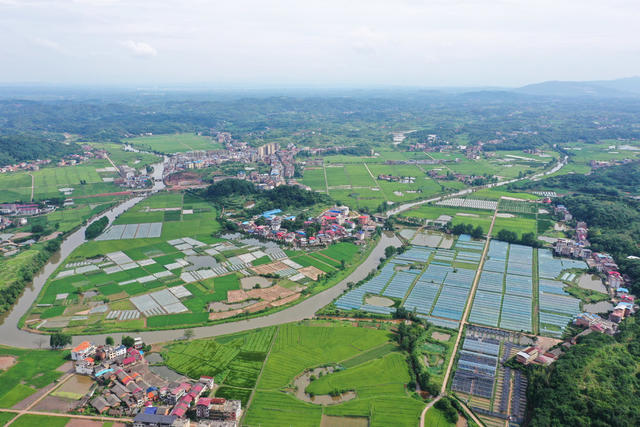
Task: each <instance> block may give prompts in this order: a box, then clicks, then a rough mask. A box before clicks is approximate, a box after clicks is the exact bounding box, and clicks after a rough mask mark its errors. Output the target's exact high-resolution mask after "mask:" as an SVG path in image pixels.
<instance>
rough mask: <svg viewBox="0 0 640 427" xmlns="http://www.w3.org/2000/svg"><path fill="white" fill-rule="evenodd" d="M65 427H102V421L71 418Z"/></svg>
mask: <svg viewBox="0 0 640 427" xmlns="http://www.w3.org/2000/svg"><path fill="white" fill-rule="evenodd" d="M65 427H102V421H91V420H80V419H78V418H71V419H70V420H69V422H68V423H67V424H65Z"/></svg>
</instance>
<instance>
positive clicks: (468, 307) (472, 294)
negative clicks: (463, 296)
mask: <svg viewBox="0 0 640 427" xmlns="http://www.w3.org/2000/svg"><path fill="white" fill-rule="evenodd" d="M497 214H498V209H496V210H495V211H494V212H493V217H492V218H491V225H490V226H489V231H488V232H487V239H486V241H485V243H484V249H483V250H482V257H481V258H480V264H478V269H477V270H476V276H475V277H474V279H473V285H472V286H471V292H470V293H469V298H468V299H467V304H466V305H465V308H464V313H463V315H462V319H461V321H460V326H459V327H458V336H457V337H456V343H455V345H454V346H453V352H452V353H451V358H450V359H449V364H448V365H447V370H446V372H445V375H444V379H443V380H442V387H441V388H440V394H439V395H438V397H437V398H436V399H434V400H433V401H432V402H430V404H428V405H427V406H426V407H425V408H424V409H423V410H422V414H421V415H420V427H425V425H424V419H425V416H426V413H427V411H428V410H429V408H431V407H432V406H433V403H435V402H437V401H438V400H440V397H441V396H444V395H445V394H446V392H447V384H448V383H449V377H450V376H451V370H452V368H453V363H454V361H455V356H456V353H458V347H459V346H460V340H461V339H462V333H463V332H464V327H465V325H466V324H467V319H468V318H469V312H470V311H471V306H472V305H473V298H474V297H475V294H476V289H477V287H478V282H479V281H480V275H481V273H482V267H483V265H484V261H485V258H486V256H487V251H488V250H489V242H490V241H491V232H492V231H493V225H494V224H495V222H496V217H497ZM462 406H463V408H464V409H465V412H467V413H468V414H469V415H470V416H471V417H472V418H473V420H474V421H475V422H476V423H477V424H478V425H483V424H482V423H481V422H480V420H479V419H478V417H476V415H475V414H474V413H473V412H472V411H471V410H469V409H468V408H467V407H466V405H462Z"/></svg>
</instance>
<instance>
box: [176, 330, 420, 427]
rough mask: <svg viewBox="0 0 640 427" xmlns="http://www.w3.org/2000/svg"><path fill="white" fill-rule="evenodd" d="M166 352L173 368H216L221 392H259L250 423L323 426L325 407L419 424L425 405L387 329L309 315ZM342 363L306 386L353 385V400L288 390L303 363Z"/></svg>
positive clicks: (211, 371)
mask: <svg viewBox="0 0 640 427" xmlns="http://www.w3.org/2000/svg"><path fill="white" fill-rule="evenodd" d="M163 357H164V360H165V363H166V364H167V365H168V366H169V367H170V368H171V369H174V370H176V371H177V372H180V373H182V374H185V375H187V376H190V377H192V378H198V377H199V376H201V375H211V376H215V378H216V383H218V384H221V387H220V389H218V390H217V391H216V393H215V395H216V396H222V397H227V398H233V399H240V400H242V402H243V406H244V405H246V404H247V403H248V401H249V398H250V395H251V393H252V392H254V396H253V400H252V401H251V403H250V406H249V407H248V409H247V412H246V417H245V419H244V420H243V425H247V426H257V425H261V426H281V425H290V424H291V425H296V426H299V425H308V426H319V425H320V420H321V418H322V415H323V414H325V415H334V416H361V417H367V418H369V420H370V425H372V426H388V425H399V426H405V425H406V426H413V425H415V424H416V423H417V421H418V418H419V415H420V411H421V409H422V407H423V406H424V404H423V403H422V402H421V401H419V400H415V399H413V398H411V397H409V396H408V394H407V392H406V391H405V386H406V383H407V382H408V381H409V380H410V377H409V372H408V366H407V363H406V355H405V354H404V353H402V352H400V351H398V349H397V346H396V345H395V344H393V343H392V341H391V334H390V332H389V331H387V330H385V329H373V328H359V327H354V326H352V325H351V324H350V323H342V322H325V321H305V322H301V323H295V324H293V323H292V324H285V325H281V326H277V327H270V328H264V329H259V330H253V331H249V332H243V333H239V334H233V335H227V336H222V337H218V338H216V339H205V340H195V341H189V342H177V343H173V344H171V345H169V346H168V347H166V348H165V350H164V351H163ZM338 363H339V364H341V365H342V366H343V367H344V368H345V369H344V370H342V371H339V372H336V373H334V374H329V375H326V376H323V377H321V378H319V379H317V380H316V381H314V382H312V383H311V385H310V386H309V388H308V390H309V391H310V392H314V393H316V394H317V395H318V394H325V393H330V392H332V391H334V390H337V389H340V390H355V391H356V393H357V398H356V399H355V400H352V401H349V402H346V403H342V404H339V405H335V406H324V407H323V406H321V405H316V404H312V403H307V402H304V401H301V400H298V399H297V398H296V397H294V396H293V395H292V394H290V393H287V392H286V390H287V389H288V387H289V386H290V384H291V383H292V381H293V379H294V378H295V377H296V376H297V375H298V374H300V373H302V372H303V371H304V370H305V369H308V368H313V367H316V366H321V365H323V364H338ZM261 371H262V374H261V376H260V372H261Z"/></svg>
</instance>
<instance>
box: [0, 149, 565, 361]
mask: <svg viewBox="0 0 640 427" xmlns="http://www.w3.org/2000/svg"><path fill="white" fill-rule="evenodd" d="M566 162H567V159H566V157H565V158H564V159H563V160H561V161H559V162H558V163H557V165H556V166H554V167H553V168H552V169H551V170H549V171H546V172H541V173H539V174H536V175H533V176H532V177H527V178H523V179H532V178H533V179H536V178H538V179H539V177H541V176H543V175H548V174H551V173H554V172H556V171H558V170H559V169H560V168H562V167H563V166H564V165H566ZM153 166H154V172H153V178H154V180H155V182H154V186H153V189H152V191H151V192H149V193H148V194H151V193H154V192H157V191H159V190H162V189H164V187H165V185H164V183H163V182H162V177H163V173H164V164H163V163H157V164H155V165H153ZM515 181H518V180H517V179H514V180H510V181H504V182H501V183H499V184H490V185H489V187H493V186H498V185H504V184H508V183H510V182H515ZM476 190H477V189H467V190H463V191H460V192H458V193H455V194H450V195H448V197H451V196H454V197H455V196H458V195H463V194H468V193H471V192H473V191H476ZM148 194H147V195H148ZM145 197H146V195H143V196H139V197H134V198H132V199H129V200H127V201H125V202H123V203H121V204H120V205H118V206H116V207H114V208H112V209H111V210H109V211H107V212H106V213H105V214H104V215H106V216H107V218H109V223H111V222H113V220H114V219H115V218H116V217H118V216H119V215H121V214H122V213H124V212H126V211H127V210H128V209H130V208H131V207H133V206H135V205H136V204H137V203H139V202H140V201H141V200H143V199H144V198H145ZM440 199H442V197H436V198H433V199H429V200H421V201H419V202H414V203H407V204H404V205H401V206H399V207H397V208H394V209H392V210H390V211H388V212H387V215H392V214H396V213H399V212H402V211H405V210H407V209H410V208H412V207H414V206H417V205H420V204H424V203H428V202H431V201H437V200H440ZM101 216H102V215H101ZM85 229H86V226H83V227H81V228H80V229H78V230H76V231H75V232H74V233H72V234H71V235H69V236H68V237H67V238H66V239H65V240H64V242H63V243H62V245H61V247H60V251H59V252H58V253H56V254H55V255H54V256H53V257H52V258H51V259H50V260H49V262H48V263H47V264H46V265H45V266H44V267H43V268H42V269H41V270H40V272H39V273H38V274H37V275H36V276H35V277H34V279H33V283H32V284H31V285H29V286H27V287H26V288H25V291H24V293H23V294H22V295H21V296H20V298H19V299H18V301H17V302H16V303H15V304H14V305H13V308H12V309H11V310H10V311H9V312H8V313H5V314H4V316H3V317H2V318H0V344H3V345H7V346H12V347H21V348H46V347H47V346H48V343H49V337H48V335H42V334H36V333H33V332H29V331H26V330H22V329H19V328H18V323H19V321H20V318H21V317H22V316H23V315H24V314H25V313H26V312H27V310H29V308H30V307H31V305H32V304H33V303H34V302H35V301H36V298H37V297H38V294H39V293H40V291H41V290H42V287H43V286H44V284H45V283H46V281H47V279H48V278H49V276H51V274H53V272H54V271H55V270H56V269H57V268H58V267H59V266H60V265H61V264H62V263H63V262H64V260H65V259H66V258H67V257H68V256H69V255H70V254H71V252H73V251H74V250H75V249H76V248H77V247H78V246H80V245H81V244H83V243H84V242H85V241H86V240H85V238H84V231H85ZM390 245H392V246H396V247H399V246H400V245H401V242H400V240H399V239H398V238H397V237H396V236H395V235H391V236H388V235H386V234H383V235H382V237H381V239H380V241H379V242H378V244H377V245H376V247H375V248H374V249H373V250H372V251H371V253H370V255H369V256H368V258H367V259H366V260H365V261H364V262H363V263H362V264H360V265H359V266H358V267H357V268H356V269H355V270H354V271H353V272H352V273H351V274H350V275H349V276H347V277H346V278H345V279H344V280H342V281H341V282H340V283H338V284H337V285H335V286H333V287H331V288H329V289H327V290H325V291H323V292H320V293H318V294H317V295H314V296H312V297H310V298H307V299H306V300H304V301H302V302H301V303H299V304H296V305H294V306H292V307H289V308H287V309H284V310H282V311H279V312H276V313H273V314H269V315H267V316H263V317H257V318H253V319H247V320H239V321H237V322H229V323H223V324H220V325H213V326H201V327H196V328H193V329H192V330H193V332H194V337H195V338H206V337H214V336H218V335H226V334H231V333H236V332H242V331H246V330H250V329H255V328H262V327H266V326H274V325H280V324H283V323H289V322H295V321H299V320H304V319H309V318H311V317H313V316H314V314H315V312H316V311H318V310H319V309H321V308H322V307H324V306H326V305H327V304H329V303H330V302H331V301H333V300H334V299H335V298H337V297H338V296H339V295H340V294H342V293H343V292H344V291H345V290H346V289H347V284H348V283H349V282H359V281H360V280H362V279H364V278H365V277H366V276H367V275H368V274H369V273H370V272H371V271H372V270H373V269H375V268H376V267H377V266H378V264H379V263H380V258H381V257H383V256H384V249H385V248H386V247H387V246H390ZM122 335H135V336H140V337H142V339H143V340H144V342H145V343H147V344H154V343H160V342H165V341H172V340H175V339H180V338H182V337H183V336H184V329H176V330H167V331H150V332H128V333H124V334H123V333H110V334H100V335H78V336H74V337H73V345H76V344H78V343H80V342H82V341H85V340H90V341H94V342H97V343H102V342H104V341H105V338H106V337H107V336H112V337H113V338H114V339H115V340H116V342H119V341H120V339H121V337H122Z"/></svg>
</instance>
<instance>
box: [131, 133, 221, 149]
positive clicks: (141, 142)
mask: <svg viewBox="0 0 640 427" xmlns="http://www.w3.org/2000/svg"><path fill="white" fill-rule="evenodd" d="M125 142H126V143H128V144H131V145H133V146H136V147H140V148H142V149H145V150H151V151H157V152H159V153H166V154H171V153H179V152H186V151H198V150H217V149H220V148H221V145H220V144H219V143H218V142H214V141H213V140H212V139H211V137H208V136H199V135H195V134H189V133H178V134H166V135H153V136H143V137H138V138H129V139H126V140H125Z"/></svg>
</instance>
